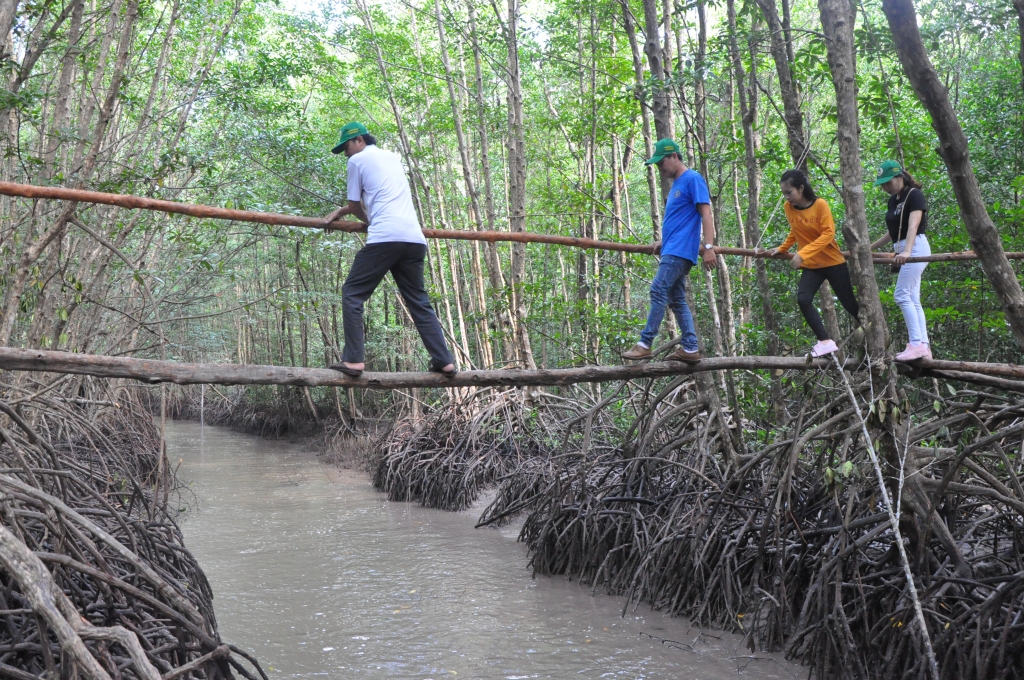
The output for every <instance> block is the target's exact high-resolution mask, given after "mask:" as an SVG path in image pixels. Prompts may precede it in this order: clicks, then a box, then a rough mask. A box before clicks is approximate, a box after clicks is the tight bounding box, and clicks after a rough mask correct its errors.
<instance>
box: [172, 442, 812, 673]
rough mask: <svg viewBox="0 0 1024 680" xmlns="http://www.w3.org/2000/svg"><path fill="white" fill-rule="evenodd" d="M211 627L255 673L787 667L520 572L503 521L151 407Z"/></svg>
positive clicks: (660, 617)
mask: <svg viewBox="0 0 1024 680" xmlns="http://www.w3.org/2000/svg"><path fill="white" fill-rule="evenodd" d="M167 437H168V454H169V456H170V458H171V460H172V461H174V462H175V463H176V462H177V460H178V459H179V458H180V459H181V461H182V462H181V465H180V468H179V471H178V472H179V475H180V476H181V478H182V479H183V480H184V481H185V482H187V483H188V484H189V485H190V491H189V492H187V493H186V494H185V495H184V496H183V501H182V502H183V504H184V505H186V506H187V507H188V510H187V511H186V512H185V513H184V514H183V516H182V529H183V531H184V533H185V544H186V545H187V546H188V547H189V548H190V549H191V550H192V552H193V553H194V554H195V556H196V558H197V559H198V560H199V563H200V564H201V565H202V566H203V569H204V570H205V571H206V574H207V576H208V577H209V580H210V583H211V584H212V586H213V592H214V607H215V610H216V613H217V621H218V624H219V627H220V632H221V635H222V637H223V638H224V639H225V640H227V641H229V642H232V643H235V644H237V645H239V646H241V647H242V648H244V649H247V650H249V651H250V652H252V653H254V654H255V655H256V656H257V658H259V660H260V662H261V663H262V664H263V667H264V669H265V670H266V671H267V674H268V675H269V676H270V677H271V678H331V679H333V678H339V679H347V678H368V679H374V680H376V679H384V678H415V679H416V680H428V679H429V680H441V679H442V678H446V679H448V680H452V679H454V678H467V679H468V678H473V679H476V678H481V679H492V678H493V679H494V680H499V679H500V680H526V679H532V678H559V679H561V678H630V679H634V678H637V679H638V678H684V679H693V680H719V679H723V678H786V679H790V678H805V677H806V676H807V672H806V671H805V670H804V669H802V668H800V667H799V666H796V665H794V664H790V663H788V662H786V661H784V660H783V659H782V657H781V655H771V654H763V653H757V654H751V653H750V652H749V651H747V650H746V649H744V648H742V647H741V646H740V642H741V638H740V637H739V636H736V635H731V634H723V633H721V632H718V631H712V630H701V629H698V628H696V627H691V626H690V625H689V623H688V622H687V621H686V620H685V619H680V618H671V617H669V616H666V615H664V614H661V613H659V612H652V611H651V610H650V608H648V607H646V606H640V607H639V608H637V609H635V610H634V609H633V607H630V608H629V610H628V611H627V612H626V613H625V615H623V604H624V599H622V598H616V597H610V596H607V595H603V594H600V593H599V594H597V595H591V590H590V588H588V587H581V586H579V585H578V584H576V583H574V582H569V581H567V580H565V579H560V578H553V579H551V578H536V579H535V578H531V574H530V570H529V569H528V567H527V554H526V549H525V547H524V546H523V545H522V544H521V543H517V542H516V529H514V528H505V529H499V530H495V529H474V528H473V524H474V519H475V517H476V516H477V514H479V513H476V514H473V513H469V512H466V513H449V512H442V511H438V510H426V509H423V508H420V507H418V506H416V505H413V504H409V503H392V502H389V501H387V500H386V499H385V498H384V496H383V495H382V494H380V493H378V492H376V491H375V490H374V489H373V487H372V486H371V485H370V482H369V480H368V479H367V478H366V477H365V476H363V475H358V474H355V473H350V472H347V471H339V470H337V469H335V468H334V467H332V466H329V465H325V464H322V463H321V462H320V461H318V459H317V457H316V455H315V454H314V453H312V452H311V451H308V450H306V449H304V448H303V447H301V446H299V445H296V444H288V443H282V442H272V441H267V440H262V439H258V438H256V437H251V436H248V435H243V434H238V433H234V432H231V431H230V430H227V429H224V428H212V427H205V428H201V427H200V426H199V425H197V424H193V423H169V424H168V427H167Z"/></svg>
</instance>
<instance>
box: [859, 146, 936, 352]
mask: <svg viewBox="0 0 1024 680" xmlns="http://www.w3.org/2000/svg"><path fill="white" fill-rule="evenodd" d="M875 186H876V187H882V190H883V191H885V192H886V193H887V194H889V208H888V210H887V211H886V213H885V226H886V233H885V235H883V236H882V238H880V239H878V240H877V241H875V242H874V243H872V244H871V248H872V249H875V248H881V247H882V246H884V245H886V244H888V243H892V244H893V250H894V251H895V253H896V258H895V260H894V262H895V266H897V267H899V268H900V269H899V272H900V273H899V276H898V277H897V278H896V292H895V295H894V296H893V297H894V298H895V300H896V304H897V305H899V308H900V310H901V311H902V312H903V320H904V321H906V323H907V335H908V336H909V339H910V342H909V343H907V348H906V349H905V350H903V351H902V352H900V353H899V354H897V355H896V360H897V361H913V360H914V359H931V358H932V351H931V348H930V346H929V343H928V328H927V326H926V325H925V317H924V308H923V307H921V275H922V274H923V273H924V269H925V267H927V266H928V263H927V262H914V263H911V264H907V259H908V258H910V257H922V256H925V255H931V254H932V249H931V246H930V245H929V244H928V237H927V236H926V235H925V232H926V231H927V230H928V205H927V203H926V201H925V197H924V192H923V191H921V185H920V184H918V183H917V182H916V181H914V178H913V177H911V176H910V173H908V172H907V171H906V170H904V169H903V168H902V167H901V166H900V164H899V163H897V162H896V161H885V162H884V163H882V165H881V166H879V168H878V176H877V177H876V178H875Z"/></svg>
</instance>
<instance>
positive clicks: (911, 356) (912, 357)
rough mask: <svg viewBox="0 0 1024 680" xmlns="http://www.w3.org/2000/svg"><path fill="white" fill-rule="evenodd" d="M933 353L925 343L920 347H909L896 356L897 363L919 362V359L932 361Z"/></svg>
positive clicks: (919, 345)
mask: <svg viewBox="0 0 1024 680" xmlns="http://www.w3.org/2000/svg"><path fill="white" fill-rule="evenodd" d="M931 358H932V351H931V350H930V349H929V348H928V345H925V344H924V343H921V344H918V345H907V348H906V349H905V350H903V351H902V352H900V353H899V354H897V355H896V361H917V360H918V359H931Z"/></svg>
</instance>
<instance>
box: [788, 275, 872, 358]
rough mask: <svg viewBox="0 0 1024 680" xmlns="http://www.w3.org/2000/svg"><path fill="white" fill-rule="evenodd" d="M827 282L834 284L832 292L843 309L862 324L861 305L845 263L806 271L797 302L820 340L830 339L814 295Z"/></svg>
mask: <svg viewBox="0 0 1024 680" xmlns="http://www.w3.org/2000/svg"><path fill="white" fill-rule="evenodd" d="M826 280H827V281H828V282H829V283H830V284H832V290H833V291H835V294H836V297H837V298H839V302H840V304H842V305H843V309H845V310H846V311H847V312H849V313H850V316H852V317H853V319H854V321H855V322H857V323H858V325H859V323H860V322H859V320H858V319H857V313H858V312H860V305H858V304H857V297H856V296H855V295H854V294H853V282H852V281H851V280H850V269H849V267H847V266H846V263H845V262H843V263H842V264H834V265H832V266H831V267H822V268H821V269H804V270H802V273H801V274H800V284H799V285H798V286H797V289H796V301H797V304H798V305H800V311H801V312H803V314H804V318H805V319H807V325H808V326H810V327H811V330H812V331H814V335H815V336H816V337H817V338H818V340H828V339H829V337H828V331H826V330H825V324H824V323H822V321H821V315H820V314H818V310H817V308H815V306H814V294H815V293H817V292H818V289H819V288H821V284H822V283H823V282H825V281H826Z"/></svg>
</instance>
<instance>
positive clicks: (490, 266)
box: [466, 0, 510, 363]
mask: <svg viewBox="0 0 1024 680" xmlns="http://www.w3.org/2000/svg"><path fill="white" fill-rule="evenodd" d="M466 7H467V10H468V12H469V35H470V39H471V43H472V47H473V68H474V77H475V82H474V88H473V91H474V94H475V96H476V110H477V135H478V136H479V137H480V166H481V168H482V169H483V175H484V206H485V208H486V211H487V228H488V230H490V231H494V230H495V228H496V224H497V220H496V218H495V209H494V181H493V179H492V174H491V148H490V139H489V135H488V134H487V106H486V104H485V103H484V80H483V68H482V67H481V65H480V61H481V53H482V50H481V49H480V42H479V40H478V38H477V29H476V6H475V5H474V2H473V0H468V2H467V3H466ZM483 250H484V261H485V263H486V265H487V277H488V281H489V282H490V284H491V289H492V290H493V291H494V295H495V299H496V300H497V309H495V311H494V318H495V322H496V325H497V327H498V332H499V334H500V335H501V336H502V338H507V333H506V330H507V329H506V326H507V325H508V324H507V323H506V321H507V320H509V321H510V319H507V317H506V315H507V313H508V308H507V306H506V305H503V304H502V302H501V299H500V296H503V295H504V292H505V277H504V276H503V275H502V272H501V259H500V258H499V257H498V247H497V245H496V244H494V243H488V244H486V245H485V246H484V249H483ZM480 303H481V309H482V310H483V309H486V299H485V298H481V299H480ZM485 331H486V335H487V337H488V338H490V328H489V327H488V326H486V325H485ZM493 361H494V357H493V356H492V363H493Z"/></svg>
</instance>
